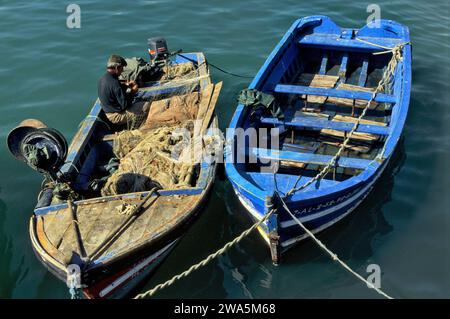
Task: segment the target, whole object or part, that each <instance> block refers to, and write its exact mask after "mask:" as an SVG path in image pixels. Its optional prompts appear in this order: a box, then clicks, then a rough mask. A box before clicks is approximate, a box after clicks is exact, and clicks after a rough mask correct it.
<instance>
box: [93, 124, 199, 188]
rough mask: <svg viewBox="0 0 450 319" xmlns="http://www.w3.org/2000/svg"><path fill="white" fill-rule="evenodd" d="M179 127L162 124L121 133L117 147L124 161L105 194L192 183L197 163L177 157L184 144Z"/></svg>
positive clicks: (115, 143)
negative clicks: (192, 163) (182, 160)
mask: <svg viewBox="0 0 450 319" xmlns="http://www.w3.org/2000/svg"><path fill="white" fill-rule="evenodd" d="M178 128H179V126H172V127H159V128H156V129H152V130H149V131H139V130H133V131H123V132H121V133H119V134H117V137H116V138H115V139H114V151H115V154H116V156H118V157H119V158H120V165H119V168H118V170H117V171H115V172H114V173H113V174H112V175H111V176H110V177H109V179H108V181H107V182H106V184H105V186H104V187H103V188H102V191H101V193H102V195H103V196H108V195H116V194H125V193H132V192H142V191H147V190H150V189H152V188H153V187H159V188H162V189H173V188H180V187H189V186H191V179H192V175H193V171H194V168H195V165H191V164H190V163H184V162H181V161H178V160H177V159H176V158H174V154H176V153H177V148H180V146H184V145H183V136H180V135H179V134H177V129H178ZM128 141H129V143H128ZM180 144H181V145H180Z"/></svg>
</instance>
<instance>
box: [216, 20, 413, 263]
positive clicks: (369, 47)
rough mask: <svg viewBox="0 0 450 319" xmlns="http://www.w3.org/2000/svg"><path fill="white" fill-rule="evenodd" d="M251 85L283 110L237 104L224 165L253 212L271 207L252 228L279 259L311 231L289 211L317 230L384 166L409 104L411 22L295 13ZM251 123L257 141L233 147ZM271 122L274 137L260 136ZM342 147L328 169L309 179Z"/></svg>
mask: <svg viewBox="0 0 450 319" xmlns="http://www.w3.org/2000/svg"><path fill="white" fill-rule="evenodd" d="M396 46H400V47H401V48H402V50H401V52H400V55H401V59H400V61H398V63H397V65H396V68H395V71H394V74H393V76H391V79H390V83H389V85H388V86H387V88H386V89H385V90H384V91H382V92H377V93H376V94H375V95H374V94H373V92H374V90H375V87H377V85H378V84H379V82H380V80H381V79H382V77H383V74H384V72H385V70H386V68H387V67H388V64H389V61H390V60H391V58H392V55H393V54H392V49H393V48H394V47H396ZM397 53H398V51H397ZM248 89H249V90H253V91H254V92H255V91H256V92H262V93H264V94H269V95H270V96H272V97H273V98H274V101H275V103H276V104H277V105H278V106H279V107H280V110H278V114H280V113H283V114H284V117H282V116H276V114H275V115H274V113H276V112H271V113H269V112H268V111H264V112H260V111H258V110H255V107H254V106H252V105H244V104H243V103H240V104H239V105H238V106H237V109H236V111H235V113H234V116H233V118H232V120H231V123H230V126H229V130H228V131H227V145H228V147H229V148H231V149H229V150H228V151H227V152H225V155H226V163H225V169H226V173H227V176H228V178H229V180H230V181H231V183H232V185H233V188H234V191H235V193H236V195H237V197H238V198H239V200H240V202H241V203H242V205H243V206H244V207H245V208H246V210H247V211H248V212H249V214H250V216H251V217H252V218H253V219H254V220H258V221H260V220H261V219H263V218H264V217H265V216H266V215H267V214H268V212H270V211H271V209H272V207H275V208H276V212H275V213H274V214H271V215H270V217H268V218H267V220H265V221H264V222H263V223H262V224H261V226H260V227H259V228H258V230H259V233H260V234H261V236H262V238H263V239H264V241H265V242H266V243H267V245H268V246H269V248H270V251H271V255H272V260H273V262H274V263H278V262H279V259H280V255H281V254H282V253H283V252H285V251H286V250H288V249H289V248H291V247H293V246H294V245H295V244H297V243H298V242H300V241H301V240H303V239H305V238H307V237H308V236H307V234H306V233H305V232H304V231H303V230H302V228H301V227H300V226H299V224H298V223H297V222H296V221H295V220H294V219H293V218H292V216H291V215H290V214H289V213H288V211H287V209H288V210H289V211H290V212H292V213H293V215H294V216H295V217H296V218H298V219H299V220H300V222H301V223H303V224H304V225H305V226H306V227H307V228H308V229H309V230H311V231H312V232H313V233H316V232H319V231H321V230H324V229H326V228H328V227H330V226H331V225H333V224H334V223H336V222H338V221H339V220H341V219H342V218H343V217H345V216H346V215H348V214H349V213H350V212H351V211H353V210H354V209H355V208H356V207H357V206H358V205H359V204H360V203H361V201H363V200H364V198H365V197H366V196H367V195H368V194H369V192H370V191H371V189H372V188H373V187H374V184H375V183H376V181H377V179H378V178H379V177H380V175H381V173H382V172H383V170H384V169H385V167H386V166H387V163H388V161H389V159H390V157H391V154H392V153H393V151H394V149H395V147H396V144H397V141H398V140H399V138H400V136H401V134H402V130H403V126H404V123H405V119H406V115H407V112H408V105H409V98H410V89H411V46H410V44H409V31H408V28H407V27H406V26H403V25H401V24H399V23H396V22H394V21H391V20H378V21H374V22H372V23H371V24H368V25H366V26H364V27H363V28H361V29H359V30H357V29H345V28H340V27H339V26H337V25H336V24H335V23H334V22H333V21H332V20H331V19H330V18H328V17H326V16H310V17H305V18H302V19H299V20H297V21H295V22H294V23H293V25H292V26H291V27H290V29H289V30H288V31H287V33H286V34H285V35H284V37H283V38H282V40H281V41H280V42H279V43H278V45H277V46H276V47H275V49H274V50H273V51H272V53H271V54H270V56H269V57H268V58H267V60H266V61H265V63H264V65H263V66H262V67H261V69H260V70H259V72H258V73H257V75H256V76H255V78H254V79H253V81H252V82H251V84H250V86H249V88H248ZM373 97H374V99H373ZM372 99H373V101H371V100H372ZM369 101H371V102H370V104H369ZM368 104H369V105H368ZM366 108H367V110H366V113H365V114H363V117H362V118H361V120H360V121H359V124H358V125H357V127H356V131H354V132H355V133H354V134H351V137H350V139H349V142H348V143H346V145H344V146H343V145H342V144H343V141H344V139H346V138H347V137H348V136H347V134H349V132H350V131H352V129H353V128H354V126H355V122H357V121H358V117H359V116H360V115H361V113H362V112H363V110H365V109H366ZM250 128H254V129H256V134H258V136H257V140H259V145H251V143H249V142H242V143H245V145H244V144H242V143H241V144H240V145H241V146H242V145H244V147H239V140H238V139H239V138H238V137H239V135H241V136H245V135H246V136H247V137H248V136H250V135H251V134H250V133H249V132H248V131H247V130H248V129H250ZM273 128H277V129H278V130H279V131H278V133H279V134H278V135H277V134H276V131H273V132H275V133H274V134H272V135H269V136H268V137H262V136H261V134H263V133H264V132H265V131H264V129H266V130H269V129H273ZM238 131H240V132H238ZM242 132H244V133H242ZM340 148H343V151H342V153H341V154H340V156H339V157H337V161H336V163H335V164H334V167H333V169H331V170H330V171H329V172H328V173H327V174H326V175H325V176H323V177H322V178H318V179H317V181H314V182H313V183H311V184H310V185H308V182H309V181H311V179H313V178H314V177H316V176H317V174H318V173H319V172H320V171H321V170H322V169H323V168H324V167H326V166H327V165H328V164H329V163H330V161H331V160H332V159H333V157H334V156H335V154H336V153H337V152H338V150H339V149H340ZM239 158H243V159H245V161H239ZM276 169H278V170H277V171H276ZM303 185H307V186H306V187H303V188H302V187H300V186H303ZM279 198H282V199H283V201H284V203H285V204H286V207H287V209H286V207H284V206H283V205H281V204H280V200H279ZM273 205H274V206H273Z"/></svg>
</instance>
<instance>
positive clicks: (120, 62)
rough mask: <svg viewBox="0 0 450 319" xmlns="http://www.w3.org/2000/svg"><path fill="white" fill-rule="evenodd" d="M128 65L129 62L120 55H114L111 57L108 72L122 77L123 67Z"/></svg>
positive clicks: (107, 66)
mask: <svg viewBox="0 0 450 319" xmlns="http://www.w3.org/2000/svg"><path fill="white" fill-rule="evenodd" d="M126 65H127V61H125V59H124V58H122V57H121V56H120V55H117V54H113V55H111V56H110V57H109V59H108V63H107V65H106V68H107V70H108V72H110V73H114V74H117V75H120V74H121V73H122V71H123V67H124V66H126Z"/></svg>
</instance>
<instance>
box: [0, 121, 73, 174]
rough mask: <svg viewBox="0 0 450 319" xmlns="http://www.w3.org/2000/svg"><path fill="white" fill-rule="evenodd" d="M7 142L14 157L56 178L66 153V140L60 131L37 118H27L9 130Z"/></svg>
mask: <svg viewBox="0 0 450 319" xmlns="http://www.w3.org/2000/svg"><path fill="white" fill-rule="evenodd" d="M7 142H8V148H9V151H10V152H11V153H12V154H13V155H14V157H15V158H17V159H18V160H20V161H23V162H25V163H26V164H27V165H28V166H30V167H31V168H33V169H34V170H36V171H38V172H40V173H43V174H48V175H50V176H51V177H52V178H53V179H56V176H57V172H58V170H59V169H60V167H61V166H62V164H64V160H65V158H66V155H67V141H66V139H65V138H64V136H63V135H62V134H61V133H60V132H58V131H57V130H55V129H52V128H48V127H47V126H46V125H45V124H44V123H42V122H41V121H39V120H35V119H27V120H24V121H22V122H21V123H20V124H19V125H18V126H17V127H15V128H14V129H13V130H12V131H11V132H9V134H8V138H7Z"/></svg>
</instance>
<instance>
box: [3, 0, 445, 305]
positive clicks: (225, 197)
mask: <svg viewBox="0 0 450 319" xmlns="http://www.w3.org/2000/svg"><path fill="white" fill-rule="evenodd" d="M69 3H70V2H69V1H63V2H55V1H48V0H42V1H39V2H30V1H14V2H12V1H11V2H9V3H8V2H7V1H1V4H0V78H1V82H2V83H1V89H0V108H1V109H0V110H1V116H0V137H1V141H2V142H1V143H0V147H1V152H0V176H1V179H0V298H68V296H69V294H68V291H67V288H66V286H65V284H64V283H62V282H60V281H58V280H57V279H55V278H54V277H53V276H52V275H50V274H49V273H48V272H47V271H46V270H45V269H44V267H43V266H42V265H41V264H40V263H39V262H38V260H37V259H36V257H35V256H34V254H33V252H32V248H31V245H30V242H29V237H28V221H29V217H30V215H31V213H32V210H33V207H34V204H35V200H36V195H37V192H38V190H39V185H40V181H41V178H40V176H39V175H38V174H37V173H35V172H33V171H31V170H30V169H28V168H27V167H26V166H25V165H24V164H22V163H19V162H17V161H15V160H14V159H13V157H12V156H11V155H10V154H9V153H8V151H7V148H6V145H5V138H6V136H7V133H8V131H9V130H10V129H12V128H13V127H14V126H15V125H16V124H17V123H19V122H20V121H21V120H22V119H24V118H39V119H41V120H42V121H44V122H45V123H46V124H47V125H49V126H50V127H54V128H57V129H58V130H60V131H62V132H63V133H64V134H65V136H66V137H67V138H68V139H70V138H71V137H72V136H73V135H74V133H75V132H76V130H77V127H78V124H79V122H80V121H81V120H82V118H83V117H84V116H85V115H86V113H87V112H88V110H89V109H90V107H91V105H92V104H93V102H94V101H95V99H96V92H97V88H96V83H97V79H98V77H99V76H100V75H101V74H102V73H103V70H104V64H105V61H106V59H107V57H108V55H109V54H111V53H119V54H122V55H125V56H146V39H147V38H148V37H153V36H164V37H166V39H167V40H168V44H169V46H170V48H171V49H172V50H176V49H179V48H182V49H183V50H184V51H185V52H187V51H203V52H205V54H206V55H207V58H208V59H209V60H210V61H211V62H212V63H214V64H218V65H220V66H222V67H224V68H226V69H227V70H229V71H232V72H234V73H240V74H246V75H254V74H255V73H256V71H257V70H258V68H259V67H260V66H261V64H262V63H263V61H264V60H265V58H266V57H267V55H268V54H269V53H270V52H271V50H272V48H273V47H274V46H275V44H276V43H277V42H278V41H279V40H280V38H281V37H282V35H283V34H284V32H285V31H286V30H287V29H288V27H289V26H290V25H291V23H292V22H293V21H294V20H295V19H297V18H298V17H302V16H306V15H312V14H325V15H329V16H331V17H332V18H333V19H334V20H335V21H336V22H337V23H338V24H340V25H341V26H344V27H359V26H362V25H363V24H365V20H366V17H367V15H368V13H367V12H366V7H367V5H368V4H370V3H371V2H364V1H358V2H354V3H353V2H349V1H346V2H343V1H333V0H317V1H260V0H248V1H240V0H228V1H217V0H210V1H208V2H204V1H196V2H188V1H181V0H179V1H178V0H177V1H133V2H131V1H130V2H123V1H108V2H107V3H106V2H105V3H104V4H103V5H102V4H93V3H92V1H76V3H77V4H78V5H80V7H81V29H68V28H67V27H66V18H67V16H68V14H67V13H66V6H67V5H68V4H69ZM376 3H377V4H379V5H380V7H381V10H382V11H381V14H382V17H383V18H386V19H393V20H397V21H399V22H401V23H404V24H406V25H408V26H409V27H410V31H411V36H412V42H413V57H414V59H413V91H412V97H411V105H410V112H409V115H408V120H407V122H406V126H405V130H404V139H403V140H402V142H401V143H400V147H399V150H398V151H397V154H396V159H395V165H396V167H395V168H394V169H392V170H390V171H389V172H388V173H387V174H385V175H384V176H383V178H382V180H381V181H380V183H379V184H378V185H377V187H376V189H375V190H374V191H373V193H372V194H371V195H370V196H369V198H368V199H367V200H366V201H365V202H364V203H363V204H362V205H361V207H360V208H359V209H357V210H356V211H355V212H354V213H352V214H351V215H350V216H349V217H347V218H346V219H345V220H344V221H342V222H341V223H339V224H338V225H336V226H335V227H333V228H332V229H330V230H328V231H326V232H324V233H323V234H321V235H320V238H321V239H322V240H323V242H324V243H326V244H327V245H328V246H329V247H330V248H331V249H332V250H333V251H335V252H336V253H337V254H338V255H339V256H340V257H341V258H342V259H343V260H345V261H347V262H348V263H349V264H350V266H352V267H353V268H354V269H355V270H357V271H358V272H359V273H361V274H363V275H364V274H366V275H367V273H366V267H367V265H369V264H372V263H376V264H378V265H380V267H381V271H382V282H381V283H382V288H383V289H384V290H386V291H387V292H388V293H390V294H391V295H393V296H395V297H400V298H418V297H424V298H449V297H450V275H449V274H450V264H449V261H450V258H449V257H450V217H449V213H450V212H449V209H448V207H449V204H450V203H449V200H448V199H449V197H450V192H449V177H450V176H449V169H448V167H449V164H448V163H449V161H450V157H449V133H450V131H449V129H448V127H449V126H448V124H446V123H448V121H449V120H450V113H449V112H448V109H449V92H450V87H449V80H450V78H449V77H450V54H449V47H450V40H449V32H450V18H449V17H450V12H449V3H448V1H443V0H439V1H425V0H414V1H406V0H394V1H377V2H376ZM212 76H213V79H214V80H215V81H219V80H223V81H224V87H223V89H222V94H221V97H220V101H219V105H218V115H219V117H220V122H221V127H222V128H226V126H227V124H228V122H229V120H230V119H231V116H232V114H233V111H234V107H235V97H236V94H237V93H238V92H239V90H241V89H242V88H244V87H245V86H246V85H247V84H248V80H245V79H240V78H234V77H230V76H228V75H225V74H223V73H219V72H216V71H215V70H212ZM250 225H251V222H250V220H249V219H248V217H247V215H246V214H245V212H244V210H243V208H242V207H241V206H240V204H239V203H238V201H237V199H236V198H235V196H234V194H233V192H232V189H231V186H230V184H229V183H228V182H227V181H226V180H223V179H219V180H218V181H217V183H216V185H215V187H214V190H213V193H212V196H211V199H210V201H209V204H208V205H207V207H206V209H205V211H204V212H203V214H202V215H201V217H200V219H199V220H198V222H197V223H196V224H195V225H194V226H193V227H192V228H191V229H190V231H189V232H188V234H187V235H186V237H185V238H184V239H183V240H182V242H181V243H180V244H179V245H178V246H177V248H176V249H175V250H174V251H173V253H172V254H171V255H170V257H169V258H168V259H167V260H166V261H165V262H164V264H163V265H162V267H160V268H159V270H158V272H157V273H156V274H155V276H153V277H152V278H151V279H150V280H149V282H148V283H147V286H146V288H151V287H153V286H154V285H156V284H158V283H160V282H162V281H165V280H167V279H169V278H170V277H172V276H173V275H175V274H178V273H180V272H181V271H183V270H185V269H186V268H187V267H189V266H190V265H192V264H193V263H195V262H197V261H199V260H201V259H203V258H204V257H205V256H207V255H208V254H209V253H211V252H212V251H215V250H216V249H218V248H219V247H221V246H223V245H224V244H225V243H226V242H228V241H229V240H231V239H232V238H234V237H235V236H236V235H237V234H239V233H240V232H241V231H243V230H244V229H246V228H247V227H249V226H250ZM157 297H162V298H266V297H267V298H270V297H273V298H378V295H377V294H375V293H374V292H373V291H371V290H369V289H367V287H365V286H364V285H362V284H361V283H360V282H359V281H357V280H356V279H355V278H353V277H351V276H350V275H349V274H348V273H346V272H345V271H344V270H342V269H341V268H339V266H337V265H336V264H334V263H333V262H332V261H330V259H329V258H328V257H327V256H325V255H324V254H323V253H322V251H320V250H319V249H318V248H317V247H316V246H315V245H314V244H313V243H312V242H305V243H303V244H302V245H300V246H298V247H297V248H296V249H294V250H292V251H291V252H290V253H289V254H287V255H286V256H285V258H284V261H283V263H282V265H281V266H279V267H274V266H272V264H271V261H270V255H269V253H268V250H267V249H266V247H265V245H264V244H263V243H262V241H261V239H260V238H259V237H258V235H257V234H253V235H252V236H250V237H249V238H247V239H245V240H244V241H243V242H242V243H241V244H240V245H239V246H237V247H236V248H233V249H232V250H230V251H229V252H228V253H227V254H225V255H224V256H223V257H221V258H219V259H217V260H215V261H214V262H212V263H211V264H209V265H208V266H207V267H205V268H203V269H202V270H200V271H197V272H195V273H193V274H192V275H191V276H190V277H188V278H185V279H183V280H181V281H179V282H178V283H176V284H175V285H173V286H172V287H169V288H167V289H165V290H164V291H162V292H161V293H159V294H158V295H157Z"/></svg>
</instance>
